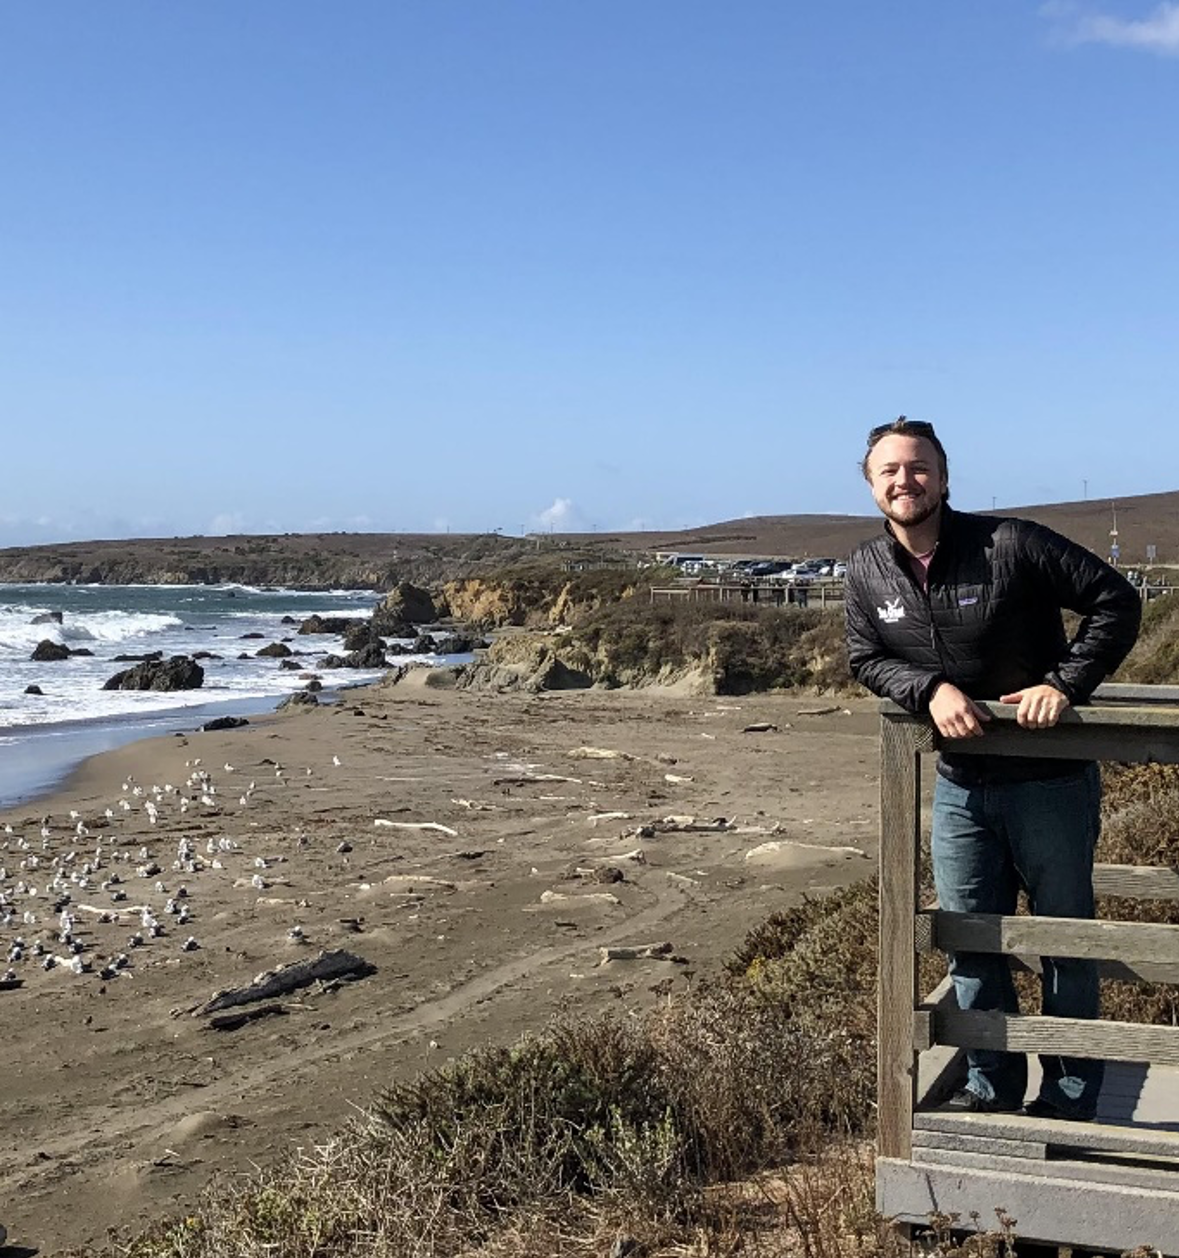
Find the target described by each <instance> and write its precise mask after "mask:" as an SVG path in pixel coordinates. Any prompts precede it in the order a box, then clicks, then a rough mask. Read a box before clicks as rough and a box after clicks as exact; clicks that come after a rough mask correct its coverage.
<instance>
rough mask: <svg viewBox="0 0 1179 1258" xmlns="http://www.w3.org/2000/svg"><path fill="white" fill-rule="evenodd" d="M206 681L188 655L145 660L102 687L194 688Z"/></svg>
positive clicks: (109, 688) (128, 688)
mask: <svg viewBox="0 0 1179 1258" xmlns="http://www.w3.org/2000/svg"><path fill="white" fill-rule="evenodd" d="M204 682H205V670H204V669H203V668H202V667H201V666H200V665H199V664H198V663H197V662H196V661H195V660H193V659H190V658H189V657H188V656H187V655H173V656H172V657H171V659H167V660H145V661H144V662H143V663H142V664H136V665H135V667H134V668H127V669H124V670H123V671H122V672H121V673H116V674H115V675H114V676H113V677H110V678H108V679H107V680H106V681H105V682H104V683H103V686H102V688H103V690H196V689H198V688H199V687H201V686H202V685H204Z"/></svg>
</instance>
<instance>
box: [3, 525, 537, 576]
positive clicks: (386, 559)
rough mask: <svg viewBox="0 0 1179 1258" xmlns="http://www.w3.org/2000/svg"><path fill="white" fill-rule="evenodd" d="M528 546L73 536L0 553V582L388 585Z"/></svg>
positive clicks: (420, 540)
mask: <svg viewBox="0 0 1179 1258" xmlns="http://www.w3.org/2000/svg"><path fill="white" fill-rule="evenodd" d="M528 549H529V547H528V544H527V543H525V542H523V541H521V540H519V539H515V538H503V537H499V536H497V535H494V534H455V535H453V536H452V535H441V536H440V535H435V534H406V533H395V534H394V533H389V534H380V533H298V534H294V533H292V534H282V535H276V536H265V537H264V536H239V537H177V538H146V539H139V540H135V541H93V542H67V543H59V544H55V545H51V546H26V547H11V548H8V549H4V550H0V581H13V582H48V583H53V584H60V583H65V582H77V583H79V584H97V585H228V584H234V583H237V584H241V585H256V586H284V587H288V588H298V589H308V590H325V589H366V590H387V589H391V588H392V587H394V586H395V585H397V583H398V582H400V581H415V582H418V583H426V582H437V581H443V580H448V579H453V578H454V577H456V576H459V575H466V574H470V573H477V572H481V571H490V570H493V569H497V568H500V567H503V566H504V565H506V564H510V563H513V562H515V561H517V560H518V559H519V558H520V556H521V555H523V554H524V553H525V552H526V551H527V550H528Z"/></svg>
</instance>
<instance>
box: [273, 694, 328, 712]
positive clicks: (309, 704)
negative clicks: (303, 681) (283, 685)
mask: <svg viewBox="0 0 1179 1258" xmlns="http://www.w3.org/2000/svg"><path fill="white" fill-rule="evenodd" d="M318 705H319V697H318V696H317V695H316V694H314V693H313V692H312V691H309V690H296V691H295V693H294V694H293V695H287V697H286V698H285V699H284V700H283V701H282V702H281V703H280V704H279V705H278V707H277V708H275V711H276V712H282V711H283V710H284V709H285V710H286V711H288V712H291V711H295V712H298V711H299V709H300V708H314V707H318Z"/></svg>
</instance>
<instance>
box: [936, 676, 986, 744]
mask: <svg viewBox="0 0 1179 1258" xmlns="http://www.w3.org/2000/svg"><path fill="white" fill-rule="evenodd" d="M929 715H930V716H931V717H932V718H933V723H934V724H935V725H936V726H937V732H938V733H939V734H941V736H942V737H943V738H978V737H979V736H980V735H981V734H982V733H983V727H982V723H983V721H989V720H990V719H991V718H990V716H989V715H988V714H987V713H986V712H984V711H983V710H982V708H980V707H979V706H978V705H977V704H975V703H973V702H972V701H971V699H970V698H969V697H968V696H967V695H964V694H963V693H962V691H961V690H959V689H958V687H957V686H952V685H950V683H949V682H948V681H943V682H942V684H941V685H940V686H938V688H937V689H936V690H935V691H934V692H933V698H932V699H930V701H929Z"/></svg>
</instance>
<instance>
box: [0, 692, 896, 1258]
mask: <svg viewBox="0 0 1179 1258" xmlns="http://www.w3.org/2000/svg"><path fill="white" fill-rule="evenodd" d="M806 713H811V715H807V714H806ZM750 725H757V726H762V725H769V726H771V727H773V728H769V729H759V730H756V731H750V732H746V727H747V726H750ZM876 734H877V721H876V717H875V712H874V705H873V704H872V703H871V702H870V701H863V700H858V701H852V702H850V703H844V704H842V705H835V704H824V703H816V702H815V701H814V700H810V701H808V700H805V699H797V698H793V697H787V696H755V697H750V698H742V699H739V700H727V699H716V698H707V697H700V698H686V697H684V696H677V695H669V694H665V693H661V692H659V691H657V690H651V691H636V692H625V691H623V692H601V691H587V692H577V693H553V694H544V695H498V694H494V693H476V692H469V691H453V690H445V689H436V688H433V687H430V686H428V685H427V684H426V674H425V672H424V670H423V671H421V672H420V673H411V674H410V675H409V677H408V678H407V679H406V680H404V681H402V682H401V683H400V684H398V685H395V686H391V685H374V686H369V687H366V688H362V689H358V690H354V691H349V692H346V693H345V694H344V695H342V696H341V702H339V703H337V704H336V705H334V706H333V707H330V708H328V707H324V708H319V709H312V710H308V711H304V712H297V713H281V714H277V715H274V716H271V717H266V718H264V719H261V720H254V719H251V723H250V724H249V725H248V726H246V727H243V728H241V729H235V730H228V731H219V732H211V733H199V732H188V733H184V734H183V735H182V736H179V737H178V736H176V735H175V734H169V735H166V736H164V737H157V738H151V739H148V740H145V741H137V742H134V743H130V744H127V745H124V746H121V747H119V748H117V749H115V750H112V751H109V752H106V753H104V754H102V755H99V756H97V757H95V758H92V759H90V760H87V761H86V763H85V764H84V765H83V766H81V768H80V769H79V770H78V771H77V772H75V773H74V774H72V775H71V777H70V779H69V782H68V785H67V787H66V788H65V789H63V790H60V791H57V792H55V793H54V794H52V795H50V796H48V797H42V798H38V799H37V800H36V801H32V802H29V803H27V804H24V805H20V806H18V807H16V808H10V809H6V810H3V811H2V812H0V822H3V823H4V824H6V825H10V826H11V827H12V831H11V833H7V832H6V833H4V835H3V842H4V843H5V844H6V847H5V848H4V851H3V858H4V864H5V874H6V880H5V886H6V888H8V889H9V891H8V892H6V894H7V895H8V898H9V901H10V904H9V907H10V909H11V910H12V920H11V921H10V922H9V923H8V925H6V926H5V927H4V929H3V932H2V938H3V946H4V949H5V951H6V952H8V951H10V950H11V948H12V946H13V941H14V939H16V938H20V939H22V940H23V942H24V949H23V956H22V960H21V961H19V962H13V963H9V968H11V969H12V970H13V971H14V973H15V975H16V976H17V977H18V978H19V986H14V987H12V988H10V989H8V990H3V991H0V1001H2V1002H3V1007H4V1009H5V1011H6V1013H7V1017H5V1018H4V1019H0V1037H3V1038H4V1039H6V1040H7V1042H6V1043H3V1045H2V1047H3V1051H4V1052H5V1060H6V1062H8V1063H10V1064H9V1067H8V1069H7V1071H6V1088H5V1093H4V1096H3V1098H2V1100H0V1107H2V1112H3V1118H4V1129H5V1131H6V1135H7V1139H6V1140H5V1142H4V1145H3V1153H2V1155H0V1173H2V1174H3V1177H4V1182H5V1183H6V1185H7V1186H8V1192H7V1194H6V1196H7V1200H6V1202H5V1209H6V1215H5V1222H6V1223H7V1225H8V1226H9V1228H10V1232H11V1233H12V1238H13V1240H14V1241H16V1242H18V1243H27V1244H30V1245H33V1244H35V1245H37V1246H39V1247H41V1249H42V1251H43V1252H45V1253H52V1252H54V1250H55V1249H60V1248H63V1247H65V1246H67V1245H80V1244H85V1243H88V1242H91V1241H93V1240H94V1239H95V1238H98V1237H101V1236H103V1235H104V1234H105V1232H106V1230H107V1228H109V1227H117V1228H136V1227H140V1226H142V1225H143V1224H144V1223H146V1222H148V1221H151V1220H155V1219H159V1218H161V1217H163V1216H165V1215H168V1214H177V1213H180V1212H183V1211H184V1209H185V1206H186V1204H188V1205H191V1203H192V1202H194V1201H195V1199H196V1195H197V1193H198V1192H199V1191H200V1190H201V1189H202V1188H203V1187H204V1186H205V1185H206V1184H207V1183H208V1182H209V1180H210V1179H211V1177H212V1176H213V1175H214V1174H215V1173H216V1172H217V1171H219V1170H221V1171H226V1172H229V1173H235V1172H238V1171H241V1172H246V1171H248V1170H249V1168H250V1167H251V1166H253V1165H255V1164H260V1165H272V1164H274V1163H275V1162H276V1161H278V1160H281V1159H282V1158H284V1157H286V1156H288V1155H289V1154H290V1153H291V1152H292V1151H293V1150H294V1149H295V1148H296V1147H298V1146H300V1145H302V1146H307V1145H309V1144H311V1143H318V1142H320V1141H322V1140H324V1139H326V1138H328V1137H329V1136H330V1135H331V1134H332V1133H333V1132H337V1131H338V1130H339V1129H340V1128H341V1126H342V1124H343V1123H344V1122H345V1121H346V1120H347V1117H348V1115H349V1113H350V1112H353V1110H354V1107H356V1106H364V1105H365V1104H367V1103H368V1102H369V1101H371V1100H372V1099H373V1097H374V1096H375V1095H376V1093H377V1092H378V1091H379V1089H380V1088H381V1087H382V1086H383V1085H384V1084H385V1083H387V1082H388V1081H390V1080H391V1079H393V1078H404V1077H407V1076H409V1075H412V1074H416V1073H417V1072H419V1071H421V1070H422V1069H425V1068H429V1067H432V1066H435V1065H438V1064H441V1063H442V1062H444V1061H445V1060H447V1059H448V1058H450V1057H452V1056H454V1055H457V1054H459V1053H462V1052H463V1051H465V1050H467V1049H469V1048H471V1047H474V1046H476V1045H480V1044H485V1043H488V1042H492V1043H510V1042H512V1041H513V1040H514V1039H515V1038H516V1037H518V1035H519V1034H521V1033H522V1032H523V1031H525V1030H527V1029H529V1028H533V1027H537V1026H539V1025H541V1024H543V1022H544V1021H545V1020H547V1019H548V1018H550V1017H551V1016H554V1015H556V1014H558V1013H560V1012H561V1011H563V1010H571V1009H576V1010H577V1011H579V1012H592V1011H594V1010H596V1009H599V1010H600V1009H605V1008H613V1009H617V1008H620V1007H628V1006H631V1005H634V1006H641V1005H644V1004H646V1003H649V1002H651V1001H653V1000H655V999H657V998H658V995H659V994H661V993H664V992H666V991H668V990H675V989H676V988H681V989H682V988H685V987H686V986H687V985H689V984H690V983H692V982H695V981H698V980H699V979H700V978H701V977H703V976H706V975H707V974H708V973H709V972H713V971H715V969H716V968H718V967H719V966H720V964H721V963H722V961H723V959H724V957H725V956H726V955H727V954H728V953H729V952H731V950H732V949H733V947H734V946H735V945H736V944H737V943H738V942H739V941H740V940H741V938H742V937H743V935H744V933H745V932H746V931H747V930H748V929H749V928H751V927H752V926H754V925H756V924H757V923H758V922H760V921H762V920H764V918H765V917H767V916H768V915H769V914H770V913H771V912H773V911H775V910H776V909H781V908H783V907H785V906H787V905H788V904H790V903H793V902H796V901H797V899H798V898H799V897H800V896H801V895H802V894H804V893H806V892H812V893H816V892H821V891H823V890H826V889H829V888H831V887H834V886H838V885H842V884H845V883H847V882H850V881H854V880H856V879H858V878H861V877H864V876H866V875H867V874H868V873H870V872H872V870H873V868H874V865H873V858H874V854H875V831H876V824H875V801H876ZM190 783H195V784H196V785H195V786H193V785H190ZM125 787H126V789H124V788H125ZM169 787H171V788H172V789H171V790H168V789H167V788H169ZM198 787H199V792H198V790H197V788H198ZM153 788H155V790H153ZM209 788H213V789H212V791H211V792H210V790H209ZM157 791H158V794H157V793H156V792H157ZM201 794H203V795H204V796H205V797H206V798H207V799H208V800H209V801H211V802H209V803H202V802H200V795H201ZM181 795H184V796H185V798H188V799H189V800H190V801H192V802H190V803H189V805H188V806H187V808H185V809H183V810H182V809H181V806H180V804H179V802H178V800H179V798H180V796H181ZM149 802H150V803H152V805H153V807H152V812H154V815H155V819H154V822H153V820H152V815H151V812H149V810H148V808H147V804H148V803H149ZM124 804H126V807H124ZM108 808H109V809H110V810H111V816H110V817H108V816H107V815H106V810H107V809H108ZM71 813H74V814H76V817H74V816H71ZM46 816H48V821H45V820H44V818H45V817H46ZM79 824H81V825H82V826H83V828H84V833H82V834H79V832H78V826H79ZM43 830H44V831H45V833H44V834H43ZM183 853H187V855H182V854H183ZM30 857H32V858H33V863H32V864H31V865H30V864H29V860H30ZM178 863H179V864H180V866H181V867H180V868H176V865H177V864H178ZM86 865H89V866H90V870H89V872H88V873H86V874H82V873H81V870H82V868H83V867H84V866H86ZM112 875H114V876H117V877H118V879H119V881H118V882H117V883H112V882H111V881H110V880H111V878H112ZM83 878H84V879H85V885H81V881H80V880H81V879H83ZM19 883H23V884H24V886H25V888H26V891H25V893H23V894H20V895H17V894H15V887H16V886H17V884H19ZM104 883H105V884H107V885H106V886H105V887H104V886H103V884H104ZM30 888H31V889H32V891H33V892H34V894H30V893H29V889H30ZM119 892H122V893H123V894H124V897H125V898H121V899H116V898H114V897H115V895H116V894H117V893H119ZM63 893H68V895H69V897H70V900H69V902H68V904H66V905H64V906H63V907H64V909H65V910H66V911H67V912H69V914H70V915H71V917H72V918H73V921H72V923H71V934H72V937H73V938H74V939H75V940H76V941H77V942H78V943H79V944H81V945H82V952H81V953H80V955H81V956H82V958H84V959H85V960H86V962H87V966H88V968H87V969H86V970H85V971H84V972H83V973H81V974H74V973H72V972H71V971H70V970H69V969H68V968H67V966H66V965H65V964H58V963H55V964H54V966H53V968H52V969H49V970H45V969H44V968H43V963H44V955H53V956H55V957H61V958H62V960H63V961H64V960H66V959H67V958H69V956H70V955H71V954H70V953H69V952H68V951H67V949H66V948H65V947H64V946H63V945H62V943H61V941H60V934H61V912H62V909H59V908H57V907H56V906H57V904H58V903H59V902H60V901H61V899H62V895H63ZM169 901H172V903H173V905H174V906H175V905H176V904H177V903H181V904H182V905H183V906H184V908H185V910H186V912H185V916H186V920H185V922H184V923H183V924H180V923H179V921H178V920H177V917H178V915H177V914H176V913H172V914H169V913H168V911H167V906H168V902H169ZM26 914H31V915H32V919H33V920H32V921H29V920H28V919H27V918H26ZM104 914H105V915H106V920H104V919H103V915H104ZM145 915H146V918H150V919H151V920H154V921H155V922H156V923H157V924H158V925H159V926H160V928H161V933H160V934H158V935H153V934H152V933H151V932H150V931H149V930H147V929H146V928H145V926H144V922H145V920H146V919H145ZM135 935H140V936H142V942H141V943H140V944H139V945H137V946H133V944H132V939H133V937H134V936H135ZM189 940H191V941H192V947H191V948H190V949H187V950H186V946H185V945H186V944H187V943H188V941H189ZM38 942H39V943H40V945H41V947H42V949H43V955H42V956H41V957H35V956H34V955H33V952H34V948H35V946H36V944H37V943H38ZM657 943H659V944H662V943H667V944H670V945H671V948H670V950H669V952H667V953H666V954H664V953H660V954H658V955H651V956H648V957H646V958H640V959H637V960H633V961H625V962H623V961H612V962H609V963H607V964H601V959H602V954H601V953H600V951H599V949H600V948H602V947H604V946H607V945H611V946H613V945H618V946H633V945H637V946H639V947H640V948H642V947H645V946H647V945H651V944H657ZM339 949H344V950H347V951H348V952H350V953H352V954H353V955H355V956H357V957H359V958H361V959H363V961H364V962H366V963H367V964H368V965H370V966H372V967H374V971H373V973H371V975H370V976H369V977H366V978H363V979H361V980H359V981H356V982H352V983H346V984H342V985H339V986H338V987H334V988H333V987H331V986H330V985H329V987H328V988H326V989H325V988H307V989H303V990H301V991H299V992H296V993H292V994H290V995H289V996H287V997H285V998H283V999H280V1000H278V1001H272V1002H270V1003H271V1004H273V1005H274V1006H275V1008H274V1009H273V1010H272V1011H271V1012H270V1014H269V1016H267V1017H264V1018H257V1019H253V1020H250V1021H247V1022H245V1023H244V1024H243V1025H241V1026H240V1027H238V1028H237V1029H234V1030H224V1031H219V1030H214V1029H212V1026H211V1024H210V1020H209V1019H208V1018H207V1017H201V1016H193V1014H192V1013H191V1010H192V1009H194V1008H195V1007H198V1006H199V1005H200V1004H202V1003H203V1002H205V1001H207V1000H208V999H209V997H210V996H212V994H213V993H214V992H215V991H217V990H219V989H223V988H227V987H234V986H239V985H241V984H245V983H248V982H249V981H250V980H251V979H252V978H253V977H254V976H255V975H256V974H258V973H259V972H260V971H263V970H270V969H274V968H276V967H278V966H282V965H285V964H287V963H289V962H292V961H295V960H299V959H303V958H308V957H313V956H317V955H318V953H319V952H320V951H321V950H339ZM119 956H125V957H126V958H127V963H126V965H125V966H123V967H121V968H118V969H117V970H115V971H113V973H112V976H111V977H109V978H103V977H102V973H103V970H104V969H105V968H106V967H108V966H109V965H110V963H111V960H112V959H117V958H118V957H119ZM669 957H675V958H677V960H669V959H668V958H669ZM67 1200H68V1202H69V1208H68V1209H66V1208H65V1203H66V1202H67Z"/></svg>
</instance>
